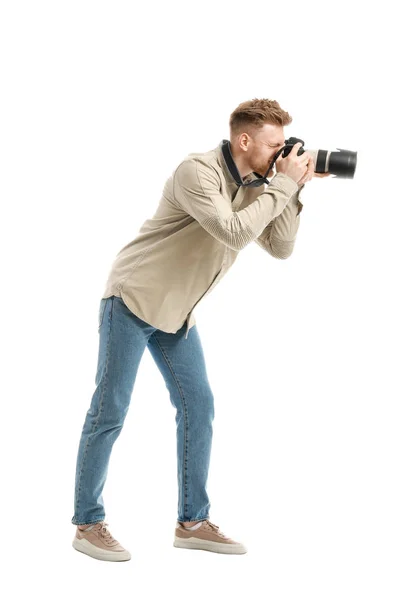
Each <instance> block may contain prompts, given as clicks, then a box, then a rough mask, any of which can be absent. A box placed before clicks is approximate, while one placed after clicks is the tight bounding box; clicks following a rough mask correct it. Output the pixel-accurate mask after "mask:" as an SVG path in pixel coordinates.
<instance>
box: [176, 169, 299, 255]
mask: <svg viewBox="0 0 400 600" xmlns="http://www.w3.org/2000/svg"><path fill="white" fill-rule="evenodd" d="M297 189H298V185H297V183H296V182H295V181H293V179H291V178H290V177H288V176H287V175H284V174H283V173H279V174H277V175H275V177H274V178H273V181H271V183H270V185H269V186H268V188H267V189H266V190H265V191H264V192H262V193H261V194H260V195H259V196H258V197H257V198H256V199H255V200H254V201H253V202H252V203H251V205H250V206H248V207H247V208H244V209H242V210H238V211H233V210H232V206H231V202H230V199H227V198H224V196H223V195H222V194H221V193H220V181H219V177H218V174H217V173H216V172H214V171H213V170H212V169H207V167H205V166H204V165H202V164H199V163H198V161H196V160H194V159H191V160H185V161H184V162H183V163H181V164H180V165H179V166H178V167H177V169H176V170H175V173H174V197H175V201H176V202H177V203H178V205H179V206H180V207H181V208H182V209H183V210H184V211H185V212H187V214H189V215H190V216H191V217H193V219H195V220H196V221H197V222H198V223H199V224H200V225H201V226H202V227H203V228H204V229H205V230H206V231H207V232H208V233H209V234H210V235H212V236H213V237H214V238H216V239H217V240H219V241H220V242H222V243H223V244H225V245H226V246H229V248H232V249H233V250H241V249H242V248H244V247H245V246H246V245H247V244H249V243H250V242H252V241H253V240H256V239H257V237H258V236H260V234H261V233H262V232H263V231H264V230H265V227H266V226H267V225H268V223H270V222H271V221H272V220H273V219H276V218H277V217H279V215H281V213H282V212H283V211H284V210H285V208H286V206H287V205H288V203H289V200H290V198H291V197H292V195H293V194H294V193H295V192H296V191H297ZM282 226H283V223H282Z"/></svg>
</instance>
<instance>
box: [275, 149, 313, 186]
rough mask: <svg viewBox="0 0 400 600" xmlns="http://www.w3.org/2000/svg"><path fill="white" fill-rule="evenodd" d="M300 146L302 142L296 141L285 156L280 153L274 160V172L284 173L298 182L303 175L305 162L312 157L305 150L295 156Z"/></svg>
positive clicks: (305, 168)
mask: <svg viewBox="0 0 400 600" xmlns="http://www.w3.org/2000/svg"><path fill="white" fill-rule="evenodd" d="M301 146H302V143H301V142H297V144H295V145H294V146H293V148H292V149H291V151H290V152H289V154H288V155H287V156H286V157H285V158H283V157H282V154H280V155H279V157H278V158H277V160H276V161H275V165H276V172H277V173H285V175H287V176H288V177H290V178H291V179H293V181H295V182H296V183H298V182H299V181H300V179H302V177H303V175H305V173H306V171H307V164H308V162H309V160H310V159H312V156H311V154H309V153H308V152H307V151H305V152H303V154H300V156H297V152H298V150H299V148H300V147H301Z"/></svg>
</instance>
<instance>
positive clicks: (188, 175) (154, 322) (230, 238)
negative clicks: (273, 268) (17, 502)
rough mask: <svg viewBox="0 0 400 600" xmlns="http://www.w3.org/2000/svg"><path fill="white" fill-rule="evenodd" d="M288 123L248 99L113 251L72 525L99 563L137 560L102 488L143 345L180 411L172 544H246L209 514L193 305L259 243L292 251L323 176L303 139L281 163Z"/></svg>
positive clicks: (217, 548)
mask: <svg viewBox="0 0 400 600" xmlns="http://www.w3.org/2000/svg"><path fill="white" fill-rule="evenodd" d="M291 121H292V118H291V117H290V116H289V114H288V113H287V112H285V111H284V110H282V109H281V107H280V106H279V104H278V103H277V102H276V101H271V100H267V99H261V100H259V99H254V100H251V101H248V102H243V103H242V104H240V105H239V106H238V107H237V108H236V109H235V111H234V112H233V113H232V114H231V116H230V121H229V126H230V140H222V142H221V143H220V144H219V145H218V147H216V148H214V149H212V150H210V151H208V152H203V153H192V154H189V155H188V156H187V157H186V158H185V159H184V160H183V161H182V162H181V163H180V164H179V165H178V166H177V168H176V169H175V170H174V172H173V173H172V175H171V176H170V177H169V178H168V180H167V181H166V183H165V186H164V189H163V193H162V197H161V200H160V202H159V206H158V208H157V210H156V212H155V214H154V215H153V217H152V218H150V219H148V220H146V221H145V222H144V224H143V225H142V227H141V229H140V231H139V234H138V235H137V236H136V238H135V239H134V240H133V241H132V242H130V243H129V244H127V245H126V246H124V247H123V248H122V249H121V251H120V252H119V253H118V254H117V256H116V258H115V260H114V263H113V265H112V268H111V271H110V274H109V277H108V280H107V283H106V288H105V291H104V294H103V297H102V299H101V301H100V307H99V315H98V331H99V335H100V344H99V357H98V366H97V373H96V380H95V381H96V389H95V391H94V394H93V397H92V401H91V405H90V408H89V410H88V412H87V414H86V419H85V422H84V425H83V430H82V435H81V439H80V444H79V450H78V457H77V465H76V481H75V512H74V516H73V517H72V520H71V522H72V523H73V524H75V525H77V529H76V534H75V538H74V540H73V547H74V548H75V549H76V550H79V551H80V552H84V553H86V554H88V555H89V556H92V557H94V558H98V559H100V560H111V561H121V560H129V559H130V558H131V555H130V553H129V551H128V550H126V549H124V548H123V547H122V546H121V544H119V542H118V541H117V540H116V539H115V538H114V537H113V536H112V535H111V533H110V531H109V530H108V529H107V523H105V520H104V519H105V511H104V503H103V497H102V490H103V487H104V484H105V481H106V476H107V470H108V464H109V460H110V455H111V451H112V447H113V444H114V442H115V440H116V439H117V438H118V436H119V434H120V432H121V429H122V427H123V424H124V420H125V417H126V414H127V411H128V408H129V404H130V399H131V395H132V391H133V387H134V383H135V379H136V374H137V370H138V368H139V364H140V360H141V358H142V355H143V353H144V351H145V349H146V348H148V349H149V351H150V353H151V354H152V356H153V358H154V361H155V363H156V365H157V367H158V368H159V369H160V371H161V373H162V375H163V377H164V379H165V384H166V387H167V389H168V391H169V394H170V401H171V403H172V405H173V406H174V408H175V409H176V428H177V459H178V488H179V495H178V517H177V523H176V528H175V538H174V546H176V547H179V548H196V549H203V550H210V551H213V552H220V553H229V554H243V553H245V552H246V551H247V550H246V548H245V546H244V545H243V544H241V543H239V542H236V541H234V540H233V539H231V538H229V537H227V536H225V535H224V534H223V533H222V531H220V529H219V527H218V526H217V525H215V524H214V523H212V522H211V521H210V520H209V509H210V502H209V498H208V495H207V491H206V484H207V476H208V469H209V461H210V452H211V441H212V422H213V419H214V397H213V393H212V390H211V387H210V384H209V381H208V376H207V371H206V365H205V359H204V355H203V349H202V346H201V341H200V337H199V333H198V331H197V326H196V321H195V317H194V314H193V310H194V308H195V306H197V305H198V304H199V302H200V301H201V300H202V299H204V298H205V296H206V295H207V294H209V293H210V291H211V290H212V289H213V288H214V287H215V285H216V284H217V283H218V282H219V281H220V280H221V278H222V277H223V276H224V275H225V273H226V272H227V271H228V269H229V268H230V267H231V266H232V264H233V263H234V261H235V260H236V258H237V255H238V252H239V251H240V250H241V249H242V248H244V247H245V246H246V245H247V244H249V243H250V242H252V241H254V242H256V243H257V244H258V245H259V246H260V247H261V248H263V249H264V250H266V251H267V252H268V253H269V254H270V255H272V256H273V257H275V258H279V259H286V258H288V257H289V256H290V255H291V253H292V251H293V247H294V243H295V239H296V234H297V230H298V227H299V224H300V216H299V214H300V211H301V209H302V204H301V202H300V200H299V192H300V190H301V189H302V188H303V186H304V184H305V183H306V182H307V181H309V180H310V179H311V178H312V177H313V176H314V175H315V173H314V162H313V159H312V157H311V155H310V154H309V153H308V152H304V153H303V154H301V155H300V156H298V155H297V151H298V149H299V147H300V144H296V145H295V146H294V147H293V148H292V151H291V152H290V154H289V155H288V156H287V157H285V158H282V155H281V154H280V156H279V158H278V159H277V160H276V163H275V166H274V167H272V161H273V158H274V156H275V154H276V153H277V152H278V150H279V149H280V148H282V146H283V145H284V143H285V136H284V131H283V127H284V126H285V125H288V124H289V123H290V122H291ZM269 174H271V175H272V179H271V181H269V180H267V179H266V177H267V176H268V175H269ZM263 176H264V177H263ZM259 184H261V185H259ZM189 332H190V335H189ZM148 516H149V520H151V519H152V517H153V515H148Z"/></svg>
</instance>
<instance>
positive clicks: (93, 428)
mask: <svg viewBox="0 0 400 600" xmlns="http://www.w3.org/2000/svg"><path fill="white" fill-rule="evenodd" d="M111 313H112V304H111V309H110V312H109V315H108V338H107V349H106V361H105V366H104V385H103V386H102V389H101V394H100V400H99V413H98V415H97V419H96V422H95V423H93V426H92V431H91V432H90V434H93V433H94V432H95V431H96V427H97V425H98V422H99V419H100V415H101V412H102V409H103V399H104V390H105V389H106V387H107V375H108V363H109V359H110V338H111ZM89 441H90V436H88V439H87V441H86V446H85V448H84V449H83V456H82V464H81V470H80V472H79V478H78V498H77V501H76V511H77V512H79V501H80V496H81V479H82V471H83V467H84V464H85V459H86V456H87V449H88V446H89ZM80 524H81V525H86V524H87V523H80Z"/></svg>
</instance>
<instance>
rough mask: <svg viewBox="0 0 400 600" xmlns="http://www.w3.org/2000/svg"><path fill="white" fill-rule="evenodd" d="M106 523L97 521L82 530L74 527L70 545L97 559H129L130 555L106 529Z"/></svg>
mask: <svg viewBox="0 0 400 600" xmlns="http://www.w3.org/2000/svg"><path fill="white" fill-rule="evenodd" d="M107 525H108V523H106V522H105V521H99V522H98V523H93V525H90V526H89V527H87V528H86V529H84V530H83V531H82V530H81V529H79V527H78V526H77V527H76V533H75V537H74V539H73V541H72V546H73V547H74V548H75V550H78V551H79V552H83V553H84V554H88V555H89V556H91V557H92V558H98V559H99V560H111V561H122V560H130V559H131V555H130V552H128V550H125V548H123V547H122V546H121V544H120V543H119V542H117V540H116V539H115V538H113V536H112V535H111V533H110V532H109V531H108V529H107Z"/></svg>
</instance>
